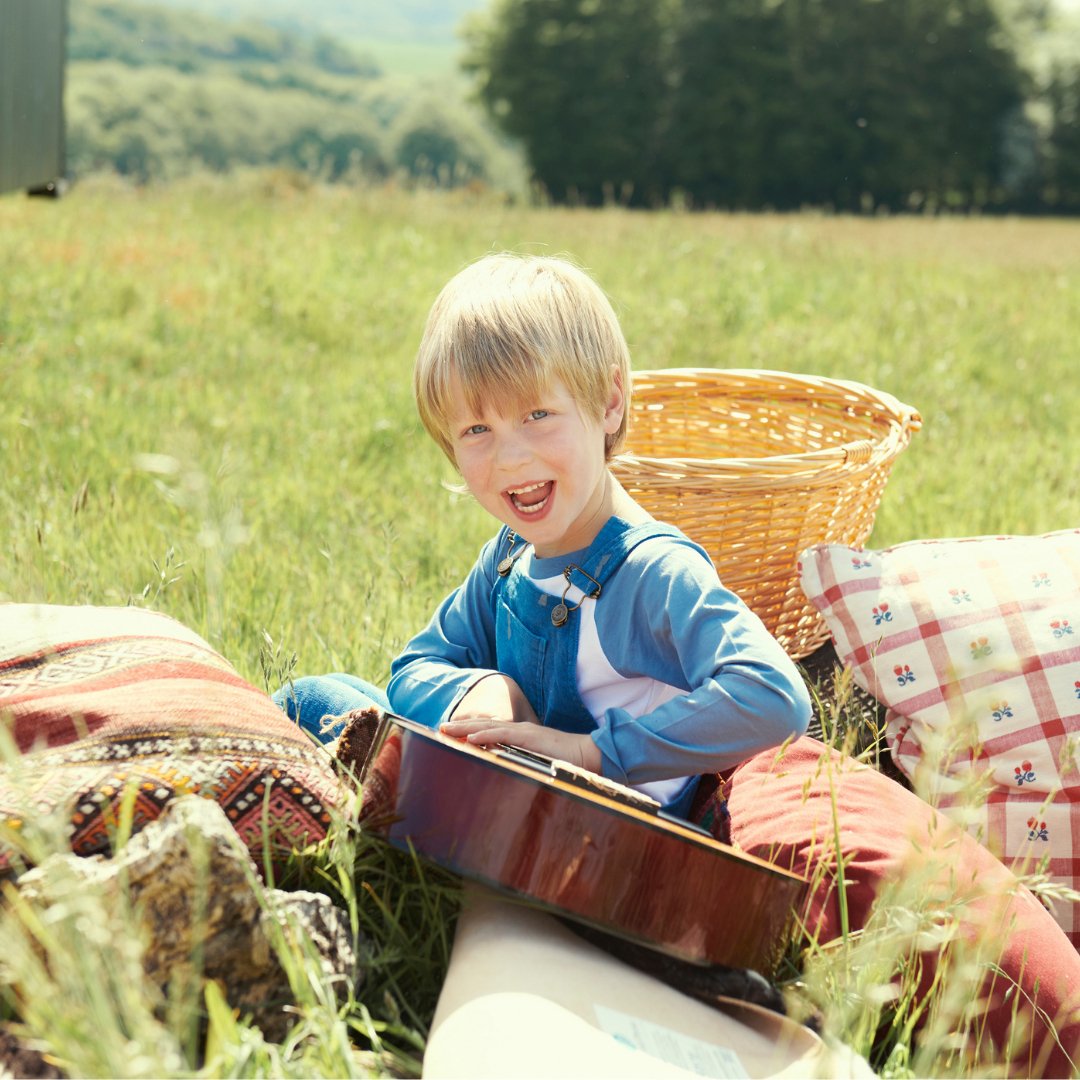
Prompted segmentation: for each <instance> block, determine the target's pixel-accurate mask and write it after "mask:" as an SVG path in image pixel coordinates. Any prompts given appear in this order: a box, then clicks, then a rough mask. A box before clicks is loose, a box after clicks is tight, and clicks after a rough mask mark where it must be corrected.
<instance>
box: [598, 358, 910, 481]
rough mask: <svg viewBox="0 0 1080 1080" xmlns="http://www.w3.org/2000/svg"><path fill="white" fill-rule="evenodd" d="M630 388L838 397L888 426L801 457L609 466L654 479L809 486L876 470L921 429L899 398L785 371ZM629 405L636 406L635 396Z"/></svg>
mask: <svg viewBox="0 0 1080 1080" xmlns="http://www.w3.org/2000/svg"><path fill="white" fill-rule="evenodd" d="M631 378H632V380H633V383H634V384H636V383H637V382H638V381H639V380H640V381H646V380H647V381H651V382H660V383H666V384H668V385H669V387H670V386H681V385H683V384H686V386H687V388H688V389H692V388H694V387H698V388H701V387H702V386H704V387H707V388H710V389H715V390H718V391H719V390H724V389H727V388H730V387H731V386H733V385H734V386H739V387H742V388H743V389H745V390H746V391H748V392H750V393H753V391H754V389H755V388H759V389H760V390H761V391H762V392H764V391H765V390H770V391H772V392H774V393H775V391H776V390H777V389H778V388H779V387H785V388H789V389H790V390H791V393H792V396H799V397H805V396H807V395H808V394H809V395H812V394H813V393H814V392H815V391H816V392H830V393H834V394H835V393H839V394H842V395H844V396H845V397H850V398H852V399H853V400H852V405H853V406H854V405H856V404H860V405H864V406H865V405H873V406H874V407H876V408H877V409H880V411H881V413H882V415H883V416H884V418H885V419H887V420H888V422H889V430H888V431H887V432H886V433H883V434H882V436H881V438H879V439H876V440H872V439H853V440H850V441H849V442H845V443H840V444H838V445H836V446H830V447H825V448H823V449H821V450H807V451H805V452H803V453H799V454H772V455H762V456H760V457H713V458H700V457H669V456H665V457H655V456H651V455H647V454H637V453H635V452H633V451H624V452H622V453H620V454H618V455H616V457H615V458H613V460H612V463H613V464H614V465H616V466H622V467H624V468H638V469H642V470H644V471H647V472H649V473H651V474H653V475H655V476H657V477H659V476H663V475H664V474H669V475H670V477H671V479H672V480H673V481H674V480H675V479H676V478H679V479H686V478H688V477H695V476H696V477H700V478H701V479H703V480H704V479H707V478H708V477H710V476H715V475H716V474H717V473H718V472H723V473H725V474H726V479H729V480H737V479H738V478H739V476H740V474H744V475H745V478H746V479H747V480H748V481H751V480H752V481H754V482H757V483H760V482H761V480H762V479H763V478H764V477H763V473H764V474H772V475H773V476H774V477H775V478H777V479H782V480H786V481H791V480H801V481H803V482H807V481H812V480H813V479H814V477H815V476H817V475H818V474H819V473H822V472H823V471H824V472H828V473H833V472H836V471H840V472H843V473H844V474H846V475H850V474H854V473H858V472H861V471H863V470H864V469H874V468H877V467H878V466H879V465H881V464H882V463H883V462H885V461H891V460H892V459H893V458H894V457H896V455H897V454H899V453H900V452H901V451H902V450H903V449H904V448H905V447H906V446H907V444H908V442H909V441H910V439H911V436H912V434H913V433H914V432H916V431H918V430H919V429H920V428H921V427H922V417H921V416H920V414H919V411H918V410H917V409H915V408H914V407H913V406H911V405H905V404H904V403H903V402H902V401H900V400H899V398H896V397H894V396H893V395H892V394H890V393H888V392H887V391H884V390H878V389H875V388H874V387H872V386H868V385H866V384H865V383H860V382H856V381H854V380H850V379H833V378H828V377H825V376H819V375H800V374H796V373H793V372H786V371H772V370H768V369H762V368H659V369H649V370H640V371H633V372H631ZM632 400H638V399H637V395H636V393H634V394H633V395H632Z"/></svg>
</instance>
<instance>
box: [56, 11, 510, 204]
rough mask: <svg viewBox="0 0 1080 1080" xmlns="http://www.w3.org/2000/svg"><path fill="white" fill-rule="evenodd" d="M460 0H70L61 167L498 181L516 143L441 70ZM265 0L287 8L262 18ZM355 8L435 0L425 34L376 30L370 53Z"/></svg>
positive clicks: (132, 172)
mask: <svg viewBox="0 0 1080 1080" xmlns="http://www.w3.org/2000/svg"><path fill="white" fill-rule="evenodd" d="M466 6H468V5H467V4H466V2H465V0H456V3H449V2H447V0H444V2H443V3H441V4H436V3H434V2H433V0H429V2H428V3H427V4H424V3H421V2H419V0H413V2H412V3H405V2H403V3H401V4H400V5H397V4H390V3H387V4H385V5H379V4H376V3H374V2H371V0H355V2H349V3H343V2H331V0H310V2H309V3H295V2H294V3H291V4H286V3H284V2H283V0H277V2H276V3H275V0H260V2H258V3H256V2H254V0H214V2H213V3H211V2H209V0H207V2H205V3H204V2H202V0H156V2H150V0H71V2H70V8H69V11H70V33H69V37H68V58H69V64H68V74H67V93H66V113H67V123H68V161H69V166H70V171H71V173H72V174H73V175H79V174H83V173H86V172H90V171H94V170H98V169H103V168H105V169H114V170H115V171H117V172H119V173H121V174H123V175H127V176H131V177H132V178H134V179H136V180H138V181H141V182H147V181H153V180H159V179H168V178H170V177H173V176H177V175H182V174H183V173H185V172H189V171H191V170H192V169H212V170H215V171H220V172H227V171H229V170H231V169H234V168H237V167H243V166H262V165H274V166H284V167H287V168H289V169H294V170H297V171H300V172H303V173H306V174H310V175H313V176H317V177H320V178H322V179H326V180H332V181H333V180H346V179H364V178H367V179H375V180H379V181H383V180H386V179H389V178H400V179H402V180H404V181H406V182H413V181H420V182H424V183H434V184H438V185H444V186H454V185H458V184H465V183H482V184H487V185H490V186H495V187H499V188H503V189H512V188H514V187H516V186H517V185H518V184H519V181H520V176H521V168H522V167H521V162H520V156H519V155H518V154H517V152H516V151H513V150H511V149H509V148H508V147H507V146H506V145H505V142H504V141H503V140H502V139H501V138H499V137H498V136H497V135H496V134H495V133H494V132H493V130H492V128H491V126H490V123H489V121H488V120H487V118H486V117H485V116H484V115H483V114H482V112H481V111H480V109H479V108H478V107H477V106H475V105H472V104H470V103H469V102H468V101H467V100H466V92H467V83H466V82H465V80H464V78H463V77H462V76H461V75H460V74H458V73H457V71H456V60H455V57H456V51H457V46H456V44H455V42H454V39H453V36H452V30H451V29H450V26H451V23H452V15H451V9H454V10H457V11H461V10H463V9H464V8H465V7H466ZM384 7H385V10H384ZM399 8H400V9H399ZM195 9H198V10H195ZM279 9H280V10H281V11H282V12H285V11H291V12H292V13H293V14H294V15H296V17H295V18H291V19H290V20H286V19H284V18H281V19H279V20H276V21H273V22H270V21H267V19H268V17H269V16H272V15H273V14H274V12H275V11H276V10H279ZM364 9H369V10H370V11H371V12H375V13H378V14H379V15H381V16H384V18H382V19H381V20H373V21H372V23H371V25H373V26H378V27H379V29H380V32H381V33H390V32H391V30H392V29H393V27H394V25H395V24H396V22H397V21H398V20H399V19H400V17H402V16H403V15H404V14H405V12H406V11H408V12H409V13H410V14H411V15H413V16H414V17H415V18H417V19H419V18H420V17H421V16H422V15H423V13H424V11H426V10H428V9H430V11H431V12H432V13H435V12H436V9H437V14H438V19H436V18H435V17H434V14H433V15H432V18H431V19H429V20H428V24H427V32H428V34H429V38H430V40H427V41H422V40H421V41H418V40H415V39H413V40H406V39H405V38H401V39H399V40H397V41H389V42H387V43H386V44H385V46H381V47H380V53H379V55H378V56H377V57H376V56H374V55H373V54H372V52H371V51H370V50H368V49H367V48H365V47H364V46H363V45H360V44H358V42H359V41H360V40H361V39H359V38H357V37H355V36H354V35H353V31H355V30H356V29H357V28H358V27H360V26H361V25H362V23H361V22H360V21H359V20H360V18H361V15H362V13H363V10H364ZM211 11H212V12H213V13H212V14H211V13H210V12H211ZM335 13H336V15H337V16H338V17H337V18H336V19H335V17H334V16H335ZM256 15H257V16H258V17H255V16H256ZM233 16H235V18H234V17H233ZM341 27H344V28H346V29H341ZM440 27H441V28H442V29H439V28H440ZM401 32H402V33H404V30H402V31H401ZM440 34H443V35H447V36H446V37H445V39H444V40H439V35H440ZM395 49H396V50H398V52H397V53H396V54H395V53H394V52H393V50H395ZM384 55H390V56H391V57H392V59H393V64H392V65H390V66H389V67H390V70H387V69H386V68H384V66H383V57H384Z"/></svg>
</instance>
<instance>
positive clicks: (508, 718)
mask: <svg viewBox="0 0 1080 1080" xmlns="http://www.w3.org/2000/svg"><path fill="white" fill-rule="evenodd" d="M414 389H415V392H416V400H417V405H418V408H419V411H420V417H421V419H422V421H423V423H424V426H425V428H426V429H427V430H428V432H429V433H430V434H431V436H432V438H434V439H435V441H436V442H437V443H438V444H439V446H440V447H441V448H442V450H443V452H444V453H445V454H446V455H447V457H449V459H450V461H451V462H452V463H453V464H454V465H455V467H456V468H457V469H458V471H459V472H460V473H461V475H462V478H463V480H464V486H465V488H466V489H467V490H468V491H469V492H470V493H471V494H472V496H473V497H474V498H475V499H476V500H477V501H478V502H479V503H480V505H481V506H483V507H484V509H486V510H487V511H488V512H489V513H490V514H491V515H492V516H493V517H494V518H495V519H496V520H497V521H499V522H501V524H502V528H501V529H500V530H499V532H498V533H497V534H496V535H495V536H494V537H493V538H492V539H491V540H490V541H489V542H488V543H487V544H486V545H485V546H484V548H483V550H482V551H481V552H480V555H479V558H478V559H477V561H476V563H475V565H474V566H473V568H472V569H471V571H470V572H469V574H468V576H467V577H466V578H465V581H464V582H463V583H462V585H461V586H460V587H459V588H457V589H455V590H454V592H452V593H451V594H450V595H449V596H448V597H447V598H446V599H445V600H444V601H443V603H442V604H441V605H440V606H439V608H438V610H437V611H436V612H435V614H434V615H433V616H432V618H431V621H430V622H429V624H428V626H427V627H426V628H425V629H424V630H423V631H421V632H420V633H419V634H418V635H417V636H416V637H414V638H413V640H412V641H411V642H409V644H408V645H407V646H406V647H405V650H404V651H403V652H402V654H401V655H400V656H399V657H398V658H397V659H396V660H395V661H394V663H393V666H392V669H391V678H390V683H389V685H388V687H387V692H386V693H387V698H388V699H389V706H390V708H391V709H392V711H393V712H395V713H399V714H401V715H404V716H408V717H410V718H412V719H413V720H417V721H419V722H421V723H424V724H427V725H429V726H431V727H438V728H439V729H440V730H441V731H443V732H444V733H446V734H448V735H452V736H454V737H456V738H461V739H468V740H469V741H470V742H473V743H477V744H481V745H490V744H495V743H511V744H513V745H515V746H520V747H523V748H525V749H527V750H532V751H535V752H537V753H541V754H544V755H547V756H549V757H556V758H560V759H563V760H566V761H570V762H572V763H574V764H577V765H579V766H582V767H584V768H585V769H588V770H591V771H593V772H596V773H599V774H601V775H603V776H605V777H607V778H610V779H612V780H615V781H618V782H620V783H622V784H626V785H629V786H631V787H634V788H637V789H639V790H641V791H643V792H644V793H646V794H648V795H651V796H652V797H653V798H656V799H658V800H659V801H660V803H661V804H662V806H663V807H664V808H665V809H667V810H668V811H670V812H672V813H674V814H676V815H679V816H686V814H687V812H688V810H689V808H690V804H691V801H692V799H693V796H694V793H695V789H696V787H697V784H698V779H699V777H700V776H701V775H702V774H708V773H713V774H715V773H716V772H719V771H721V770H724V769H728V768H731V767H733V766H735V765H737V764H738V763H740V762H741V761H743V760H745V759H746V758H748V757H750V756H751V755H753V754H754V753H756V752H757V751H759V750H762V749H765V748H767V747H769V746H773V745H777V744H779V743H781V742H783V741H784V740H785V739H787V738H788V737H790V736H793V735H799V734H801V733H802V732H803V731H804V730H805V729H806V726H807V723H808V721H809V716H810V701H809V695H808V694H807V691H806V688H805V686H804V684H803V682H802V679H801V677H800V675H799V673H798V671H797V669H796V668H795V666H794V664H793V663H792V661H791V660H790V659H789V658H788V656H787V655H786V654H785V653H784V651H783V649H782V648H781V647H780V645H779V644H778V643H777V642H776V640H775V639H774V638H773V637H772V636H771V635H770V634H769V633H768V632H767V631H766V629H765V628H764V626H763V625H762V623H761V622H760V620H758V618H757V617H756V616H755V615H754V614H752V613H751V612H750V610H749V609H748V608H747V607H746V606H745V605H744V604H743V603H742V602H741V601H740V600H739V599H738V598H737V597H736V596H735V595H734V594H733V593H731V592H730V591H728V590H727V589H725V588H724V587H723V586H722V585H721V583H720V581H719V580H718V578H717V575H716V571H715V569H714V568H713V566H712V563H711V562H710V560H709V558H708V556H707V555H706V554H705V552H704V551H703V550H702V549H701V548H700V547H699V546H698V545H696V544H694V543H693V542H691V541H690V540H689V539H687V538H686V537H685V536H684V535H683V534H682V533H680V532H679V531H678V530H677V529H675V528H673V527H672V526H670V525H666V524H662V523H660V522H658V521H655V520H654V519H653V518H652V517H650V515H649V514H648V513H647V512H646V511H645V510H644V509H643V508H642V507H641V506H639V505H638V504H637V503H636V502H635V501H634V500H633V499H632V498H630V496H629V495H628V494H627V492H626V491H625V490H624V489H623V487H622V486H621V485H620V484H619V483H618V481H617V480H616V479H615V477H614V476H613V475H612V473H611V472H610V470H609V469H608V461H609V460H610V458H611V456H612V455H613V454H615V453H617V452H618V450H619V449H620V447H621V446H622V443H623V440H624V437H625V433H626V425H627V419H628V405H629V396H630V358H629V350H628V348H627V345H626V341H625V339H624V337H623V335H622V331H621V329H620V327H619V323H618V319H617V318H616V316H615V312H614V311H613V309H612V307H611V304H610V303H609V302H608V300H607V298H606V297H605V295H604V294H603V293H602V292H601V290H600V289H599V287H598V286H597V285H596V284H595V283H594V282H593V280H592V279H591V278H590V277H589V276H588V275H587V274H585V273H583V272H582V271H581V270H579V269H577V268H576V267H575V266H573V265H572V264H570V263H569V262H566V261H564V260H560V259H554V258H539V257H531V256H530V257H521V256H516V255H493V256H488V257H486V258H483V259H481V260H480V261H479V262H477V263H474V264H473V265H471V266H469V267H467V268H466V269H465V270H463V271H462V272H461V273H459V274H458V275H457V276H456V277H454V278H453V279H452V280H451V281H450V282H449V284H448V285H446V287H445V288H444V289H443V291H442V292H441V294H440V295H439V297H438V298H437V300H436V301H435V304H434V306H433V308H432V310H431V313H430V315H429V317H428V322H427V327H426V329H425V332H424V336H423V340H422V342H421V345H420V350H419V354H418V356H417V360H416V368H415V373H414ZM337 678H338V679H339V680H340V679H341V678H342V677H340V676H339V677H337ZM309 683H310V681H309V680H299V681H298V683H297V684H296V695H297V697H298V698H299V699H300V705H301V712H311V709H312V708H314V710H315V711H318V710H319V709H326V708H327V705H326V699H325V697H323V696H321V695H320V693H319V692H317V688H313V687H311V686H310V685H308V686H305V685H304V684H309ZM328 686H330V684H328V683H326V682H323V683H322V688H323V690H325V689H326V688H327V687H328ZM353 687H355V688H356V689H357V690H363V689H365V688H366V684H362V683H359V682H356V681H355V680H345V682H339V683H338V684H337V687H336V689H337V690H341V691H343V692H346V693H347V692H350V691H352V689H353ZM313 691H315V692H313ZM305 697H307V698H310V699H311V701H310V707H309V705H308V704H307V703H306V702H305V700H304V699H305ZM341 704H345V706H346V708H348V707H352V706H353V704H354V703H351V702H347V701H345V700H344V699H340V700H339V701H338V706H337V711H341V712H343V711H345V709H343V708H340V705H341ZM301 722H303V718H301Z"/></svg>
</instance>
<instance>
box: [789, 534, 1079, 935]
mask: <svg viewBox="0 0 1080 1080" xmlns="http://www.w3.org/2000/svg"><path fill="white" fill-rule="evenodd" d="M800 575H801V584H802V588H803V591H804V592H805V593H806V595H807V597H808V598H809V600H810V601H811V603H813V604H814V606H815V607H816V608H817V609H818V610H819V611H820V612H821V613H822V615H823V617H824V618H825V621H826V623H827V624H828V626H829V629H830V631H831V632H832V636H833V639H834V641H835V643H836V649H837V652H838V654H839V655H840V657H841V659H842V660H843V661H844V663H845V664H846V665H848V666H849V667H851V668H852V670H853V675H854V678H855V681H856V682H857V683H858V684H859V686H861V687H862V688H863V689H864V690H866V691H868V692H869V693H871V694H873V695H874V697H875V698H877V700H878V701H880V702H881V703H882V704H883V705H884V706H885V707H886V709H887V725H888V741H889V747H890V751H891V753H892V757H893V760H894V761H895V762H896V764H897V766H898V767H899V768H900V769H901V770H902V771H903V772H904V773H905V775H907V776H908V777H909V778H910V779H911V781H912V784H913V786H914V787H915V790H916V791H917V792H918V793H919V794H920V795H922V796H923V797H924V798H925V799H927V800H928V801H930V802H932V803H934V804H935V805H937V806H939V807H940V808H941V809H943V810H945V811H946V812H947V813H949V815H950V816H952V817H954V818H956V819H957V820H959V821H961V822H962V823H963V824H964V825H965V826H966V827H968V828H969V829H970V830H971V831H972V832H973V833H974V834H975V835H976V836H978V837H979V838H980V839H981V840H982V842H983V843H984V844H985V845H986V846H987V847H989V848H990V850H991V851H993V852H994V854H996V855H998V856H999V857H1000V858H1002V859H1003V860H1004V861H1005V862H1007V863H1009V864H1010V865H1012V866H1014V868H1016V869H1017V870H1019V871H1025V870H1027V871H1033V870H1038V869H1039V868H1040V867H1041V866H1042V864H1043V861H1044V860H1046V861H1047V869H1048V871H1049V873H1050V875H1051V877H1052V879H1054V880H1055V881H1058V882H1061V883H1062V884H1064V885H1068V886H1069V887H1071V888H1077V887H1080V850H1078V849H1080V771H1078V765H1080V754H1078V751H1080V529H1071V530H1066V531H1062V532H1056V533H1049V534H1047V535H1045V536H994V537H971V538H966V539H955V540H928V541H915V542H911V543H907V544H900V545H897V546H896V547H892V548H885V549H883V550H880V551H860V550H857V549H854V548H850V547H847V546H844V545H840V544H822V545H818V546H817V547H814V548H811V549H809V550H808V551H805V552H803V554H802V558H801V562H800ZM1054 908H1055V917H1056V918H1057V919H1058V922H1059V923H1060V924H1061V925H1062V927H1063V928H1064V929H1065V931H1066V932H1067V933H1068V934H1069V935H1070V937H1071V939H1072V941H1073V943H1074V945H1077V946H1080V905H1078V904H1073V903H1069V902H1067V901H1064V900H1061V901H1057V902H1056V903H1055V905H1054Z"/></svg>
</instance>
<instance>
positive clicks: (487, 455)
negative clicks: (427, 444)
mask: <svg viewBox="0 0 1080 1080" xmlns="http://www.w3.org/2000/svg"><path fill="white" fill-rule="evenodd" d="M614 383H615V384H614V385H613V388H612V393H611V397H610V400H609V401H608V403H607V406H606V407H605V410H604V413H603V415H602V416H601V417H599V418H594V417H592V416H587V415H585V414H583V413H582V411H581V409H580V407H579V406H578V404H577V402H576V401H575V400H574V398H573V396H572V395H571V394H570V391H569V390H567V388H566V386H565V385H564V384H563V383H562V382H561V381H560V380H558V379H556V380H553V382H552V383H551V384H550V385H549V386H548V387H547V389H546V390H544V391H542V392H541V394H540V395H539V400H537V401H522V402H519V403H517V404H511V403H510V402H506V401H500V402H495V403H492V404H491V405H488V406H485V408H484V409H483V411H482V413H481V414H479V415H476V414H474V413H473V412H472V411H471V410H470V408H469V406H468V403H467V400H466V397H465V393H464V391H463V390H462V388H461V385H460V383H459V382H458V381H457V376H456V375H455V376H454V378H453V381H452V383H451V393H452V400H453V402H454V406H453V408H452V410H451V415H450V442H451V446H452V448H453V451H454V459H455V461H456V462H457V466H458V468H459V469H460V470H461V475H462V478H463V479H464V481H465V485H466V487H468V489H469V491H470V492H471V494H472V495H473V497H474V498H475V499H476V501H477V502H479V503H480V505H481V506H482V507H483V508H484V509H485V510H487V511H488V513H489V514H491V515H492V516H493V517H495V518H497V519H498V520H499V521H501V522H503V523H504V524H505V525H508V526H509V527H510V528H511V529H513V530H514V532H515V533H517V534H518V535H519V536H522V537H524V538H525V539H526V540H528V541H529V542H530V543H531V544H532V545H533V547H534V548H535V550H536V553H537V555H539V556H541V557H548V556H551V555H563V554H566V553H568V552H571V551H577V550H578V549H580V548H583V547H587V546H588V544H589V543H591V541H592V540H593V539H594V537H595V536H596V534H597V533H598V532H599V531H600V528H601V527H602V526H603V524H604V522H605V521H607V519H608V518H609V517H610V516H611V513H612V492H611V484H610V483H609V474H608V470H607V462H606V460H605V456H604V438H605V436H606V435H610V434H614V433H615V432H616V431H617V430H618V428H619V424H620V423H621V421H622V410H623V395H622V388H621V386H619V385H618V381H617V379H616V380H615V381H614Z"/></svg>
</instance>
